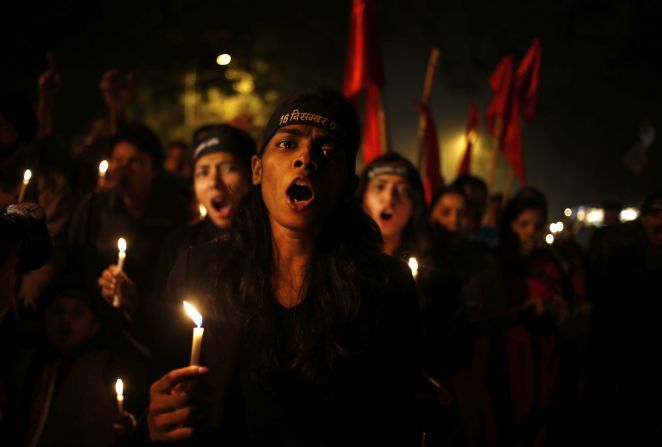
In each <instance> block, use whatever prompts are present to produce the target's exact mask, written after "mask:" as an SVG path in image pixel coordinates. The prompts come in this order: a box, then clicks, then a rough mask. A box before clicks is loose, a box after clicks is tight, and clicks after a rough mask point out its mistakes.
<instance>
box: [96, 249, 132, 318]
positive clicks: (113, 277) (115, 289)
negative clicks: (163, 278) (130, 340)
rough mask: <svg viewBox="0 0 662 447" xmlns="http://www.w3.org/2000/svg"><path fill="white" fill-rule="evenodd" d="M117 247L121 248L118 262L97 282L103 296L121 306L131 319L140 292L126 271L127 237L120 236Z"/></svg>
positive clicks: (113, 303)
mask: <svg viewBox="0 0 662 447" xmlns="http://www.w3.org/2000/svg"><path fill="white" fill-rule="evenodd" d="M117 248H118V249H119V253H118V256H117V264H116V265H111V266H110V267H109V268H107V269H106V270H104V271H103V272H102V273H101V277H100V278H99V279H98V280H97V283H98V284H99V286H100V287H101V296H103V297H104V298H105V299H106V300H108V301H110V303H111V304H112V305H113V307H117V308H121V309H122V310H123V311H124V312H125V313H126V314H127V317H128V318H130V319H131V318H133V317H134V316H135V314H136V312H137V310H138V292H137V290H136V285H135V283H134V282H133V280H132V279H131V278H129V276H128V275H127V274H126V273H124V260H125V259H126V239H124V238H123V237H121V238H119V239H118V240H117ZM118 280H119V284H118Z"/></svg>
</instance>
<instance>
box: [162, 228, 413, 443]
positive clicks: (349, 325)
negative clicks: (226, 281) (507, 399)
mask: <svg viewBox="0 0 662 447" xmlns="http://www.w3.org/2000/svg"><path fill="white" fill-rule="evenodd" d="M229 245H230V246H229ZM233 253H234V254H236V251H235V250H234V248H233V247H231V243H230V242H228V241H227V240H223V241H216V242H213V243H210V244H205V245H204V246H198V247H194V248H193V249H191V250H190V251H189V253H188V254H187V255H186V256H185V257H182V258H180V260H179V261H178V263H177V264H176V265H175V267H174V268H173V271H172V273H171V276H170V279H169V282H168V287H167V289H168V292H169V293H174V294H175V296H183V295H189V294H192V295H195V296H196V297H198V299H199V302H200V303H202V305H201V307H202V308H203V310H202V311H201V313H202V314H203V316H205V315H208V316H209V317H208V318H206V323H205V325H206V327H205V335H204V340H203V345H202V357H201V358H202V364H204V365H206V366H208V367H209V368H210V374H209V380H210V386H211V389H212V390H213V391H212V392H211V393H210V397H211V400H212V402H211V403H212V427H213V428H212V429H211V430H210V431H208V432H205V433H204V434H203V435H201V439H199V440H198V441H197V442H200V443H201V445H216V443H219V442H221V443H225V444H226V445H269V446H278V445H288V446H289V445H293V446H297V445H302V446H303V445H329V446H335V445H338V446H340V445H343V446H344V445H385V444H387V443H388V444H393V445H396V444H397V445H418V434H417V433H416V429H415V421H414V420H413V414H414V412H413V411H412V407H413V405H414V402H413V400H414V394H415V388H416V383H417V380H418V377H419V376H420V364H419V354H418V346H419V336H420V333H419V332H420V327H419V320H418V309H417V292H416V288H415V284H414V282H413V280H412V277H411V274H410V273H409V269H408V267H407V266H406V265H405V264H404V263H403V262H401V261H400V260H397V259H395V258H391V257H388V256H385V255H382V254H380V253H375V254H374V257H373V259H372V262H370V263H369V264H368V263H367V264H366V265H363V266H362V269H363V270H362V273H363V275H362V277H363V278H366V279H365V281H368V280H369V281H371V284H376V287H374V288H367V287H366V288H365V290H366V291H367V292H366V293H365V294H364V295H365V296H362V298H361V299H362V302H361V305H360V310H359V311H358V314H357V315H356V317H355V318H354V319H352V320H351V321H349V322H345V323H344V324H342V325H338V326H337V327H335V328H334V329H333V330H334V331H336V332H335V333H334V334H333V335H334V336H336V339H337V340H342V343H343V347H344V349H345V352H346V353H348V354H347V356H346V357H343V358H342V359H340V360H338V361H337V362H335V363H334V364H333V366H332V367H329V368H320V372H319V374H316V375H315V376H314V377H312V378H304V377H303V376H302V374H301V373H300V372H299V371H298V370H296V369H292V368H290V363H291V362H290V361H289V360H291V356H292V349H291V346H292V345H293V343H294V337H295V335H294V331H293V327H294V322H295V320H296V319H297V318H306V317H307V316H308V315H310V313H309V312H306V309H305V306H306V305H308V303H309V302H312V301H309V300H314V299H315V297H314V296H309V297H307V298H306V299H305V300H304V301H303V302H302V303H300V304H299V305H297V306H295V307H293V308H291V309H285V308H282V307H281V306H279V305H275V304H274V306H275V312H274V313H273V316H274V318H275V322H274V324H275V327H276V331H275V334H276V337H277V338H278V341H277V343H275V345H274V346H276V351H277V354H276V359H277V366H276V367H271V368H268V370H256V368H255V365H256V363H255V357H254V355H256V354H255V353H256V352H257V350H259V343H260V342H259V339H258V338H255V337H254V336H253V335H254V334H253V333H252V332H251V326H250V324H247V323H246V321H245V320H243V319H242V318H240V317H239V316H238V315H236V314H233V313H232V311H229V310H227V309H229V308H228V307H226V306H223V305H222V304H223V302H224V301H225V300H229V299H230V298H229V297H221V296H217V292H216V290H218V288H215V287H214V285H215V281H216V280H217V278H218V277H219V275H218V272H217V271H216V270H215V268H214V267H213V265H214V264H215V262H214V259H218V258H219V256H233ZM368 278H369V279H368ZM210 286H211V287H210ZM362 290H364V289H362ZM368 290H370V291H369V292H368ZM230 308H231V306H230ZM187 340H188V341H189V343H190V335H189V336H188V338H187Z"/></svg>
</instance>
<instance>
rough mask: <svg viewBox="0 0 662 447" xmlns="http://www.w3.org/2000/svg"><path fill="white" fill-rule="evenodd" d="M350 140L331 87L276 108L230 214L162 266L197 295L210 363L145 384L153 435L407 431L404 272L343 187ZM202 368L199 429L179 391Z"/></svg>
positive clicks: (411, 290) (398, 438) (348, 182)
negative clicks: (215, 234)
mask: <svg viewBox="0 0 662 447" xmlns="http://www.w3.org/2000/svg"><path fill="white" fill-rule="evenodd" d="M358 141H359V132H358V120H357V117H356V114H355V112H354V110H353V108H352V107H351V105H350V104H348V103H347V102H346V101H345V100H344V99H343V98H342V97H341V96H340V95H339V94H337V93H335V92H329V91H318V92H314V93H308V94H302V95H299V96H296V97H294V98H291V99H288V100H286V101H285V102H283V103H282V104H281V105H280V106H279V107H278V108H277V110H276V111H275V112H274V114H273V115H272V117H271V119H270V120H269V123H268V124H267V128H266V131H265V135H264V139H263V144H262V146H261V148H260V150H259V152H258V154H257V155H256V156H254V157H253V160H252V180H253V184H254V185H255V187H254V188H253V190H252V191H251V192H250V193H249V194H248V196H247V198H246V201H245V202H244V203H243V206H241V207H240V208H239V209H238V210H237V213H236V215H235V218H236V219H235V225H233V227H232V228H231V230H230V231H229V232H228V234H227V235H226V237H225V238H223V240H220V241H216V242H213V243H211V244H206V245H205V246H200V247H197V248H193V249H192V250H191V251H190V252H189V253H188V254H187V256H185V257H182V258H180V261H178V263H177V264H176V265H175V267H174V269H173V272H172V273H171V277H170V281H169V282H170V284H169V287H168V290H171V291H174V292H175V293H177V294H180V296H187V297H188V296H192V297H195V298H196V299H197V302H196V307H198V309H200V311H201V313H202V314H203V315H204V317H205V338H204V340H203V346H202V355H201V363H202V364H203V365H207V366H208V369H207V368H206V367H205V368H201V367H197V366H191V367H187V368H182V369H178V370H174V371H171V372H169V373H168V374H166V375H165V376H164V377H163V378H161V379H160V380H158V381H157V382H155V383H154V384H153V385H152V388H151V403H150V408H149V413H148V415H147V418H146V420H147V424H146V425H147V426H146V427H143V429H145V430H146V431H147V434H148V438H149V439H150V440H151V441H176V440H181V439H186V438H190V437H191V436H194V435H197V436H200V437H202V438H206V439H213V440H216V441H220V442H223V441H224V442H225V445H246V444H251V445H354V444H362V445H370V444H385V443H396V444H398V445H418V444H417V443H418V437H417V434H416V430H415V429H414V428H413V421H412V420H411V411H410V409H411V404H412V400H413V394H414V390H413V388H414V386H413V383H414V381H415V380H416V376H417V372H418V369H417V366H418V364H417V355H416V345H417V333H418V318H417V309H416V293H415V286H414V283H413V281H412V278H411V275H410V273H409V271H408V269H407V266H406V265H405V264H404V263H402V262H400V261H397V260H395V259H393V258H390V257H386V256H384V255H382V254H381V253H380V249H379V242H380V238H379V234H378V231H377V228H376V226H375V225H374V223H372V222H371V221H370V219H369V218H368V217H367V216H366V215H365V214H364V213H363V212H362V211H361V210H360V209H359V208H358V207H357V206H356V204H355V202H354V200H353V192H354V188H355V185H356V176H355V175H354V167H355V157H356V153H357V150H358ZM202 376H207V377H206V378H207V381H208V382H209V385H211V390H212V391H211V392H207V393H206V394H207V395H208V396H211V398H212V402H211V404H212V406H211V409H212V411H211V414H212V419H211V428H210V430H204V429H201V428H200V420H201V419H200V418H199V417H198V416H199V414H200V412H201V411H202V407H201V406H200V403H199V401H196V399H195V393H193V392H187V393H185V394H182V393H181V392H177V391H181V390H182V389H183V388H182V382H185V383H190V382H191V381H195V379H200V378H202ZM173 391H175V393H174V394H173Z"/></svg>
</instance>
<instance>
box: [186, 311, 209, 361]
mask: <svg viewBox="0 0 662 447" xmlns="http://www.w3.org/2000/svg"><path fill="white" fill-rule="evenodd" d="M184 310H185V311H186V314H187V315H188V316H189V318H190V319H191V320H193V322H194V323H195V325H196V326H197V327H195V328H193V345H192V346H191V366H194V365H196V366H197V365H199V364H200V348H201V347H202V334H203V333H204V331H205V329H204V328H203V327H202V315H200V313H199V312H198V310H197V309H196V308H195V307H193V305H191V304H190V303H189V302H187V301H184Z"/></svg>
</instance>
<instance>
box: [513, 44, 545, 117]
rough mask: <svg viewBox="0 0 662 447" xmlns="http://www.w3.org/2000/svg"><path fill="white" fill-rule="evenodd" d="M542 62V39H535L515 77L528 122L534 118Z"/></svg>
mask: <svg viewBox="0 0 662 447" xmlns="http://www.w3.org/2000/svg"><path fill="white" fill-rule="evenodd" d="M541 60H542V48H541V46H540V39H533V43H532V44H531V47H530V48H529V51H527V52H526V54H525V55H524V58H523V59H522V62H521V63H520V64H519V67H517V74H516V75H515V79H516V83H517V85H516V86H515V88H516V91H517V96H518V101H519V103H520V108H521V112H522V116H523V117H524V118H526V119H527V120H531V119H532V118H533V112H534V110H535V108H536V100H537V99H538V87H539V83H540V62H541Z"/></svg>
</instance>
